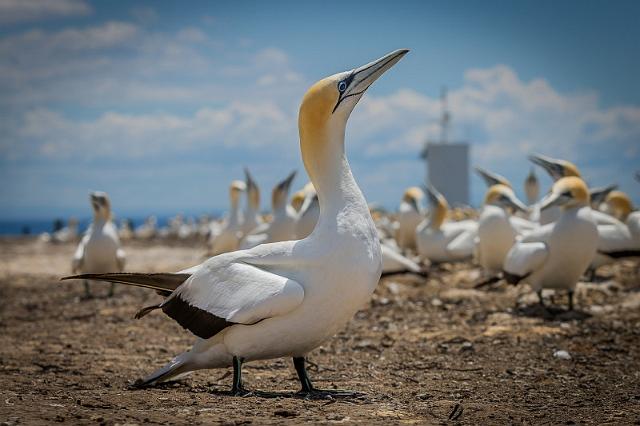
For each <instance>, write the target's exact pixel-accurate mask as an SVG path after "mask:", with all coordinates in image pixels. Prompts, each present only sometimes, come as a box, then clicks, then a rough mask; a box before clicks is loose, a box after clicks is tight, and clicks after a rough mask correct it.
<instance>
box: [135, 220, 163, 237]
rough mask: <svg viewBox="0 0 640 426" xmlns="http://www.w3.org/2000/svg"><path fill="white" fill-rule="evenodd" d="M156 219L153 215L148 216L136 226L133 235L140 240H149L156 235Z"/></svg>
mask: <svg viewBox="0 0 640 426" xmlns="http://www.w3.org/2000/svg"><path fill="white" fill-rule="evenodd" d="M157 223H158V220H157V219H156V217H155V216H149V217H148V218H147V219H146V220H145V221H144V223H143V224H142V225H140V226H138V227H137V228H136V229H135V231H134V232H133V235H134V236H135V237H136V238H138V239H142V240H150V239H152V238H153V237H155V236H156V233H157V229H156V225H157Z"/></svg>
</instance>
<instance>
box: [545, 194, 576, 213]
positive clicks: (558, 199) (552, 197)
mask: <svg viewBox="0 0 640 426" xmlns="http://www.w3.org/2000/svg"><path fill="white" fill-rule="evenodd" d="M569 199H570V197H569V196H568V195H566V194H564V193H559V192H553V191H552V192H550V193H549V194H547V196H546V197H544V198H543V199H542V203H541V205H540V211H543V210H546V209H548V208H549V207H553V206H561V205H563V204H565V203H566V202H568V201H569Z"/></svg>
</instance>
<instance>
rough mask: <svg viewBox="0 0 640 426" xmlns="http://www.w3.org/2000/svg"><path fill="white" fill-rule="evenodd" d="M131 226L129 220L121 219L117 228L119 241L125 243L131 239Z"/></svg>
mask: <svg viewBox="0 0 640 426" xmlns="http://www.w3.org/2000/svg"><path fill="white" fill-rule="evenodd" d="M133 236H134V235H133V225H132V223H131V220H130V219H122V220H121V221H120V228H118V238H120V241H127V240H130V239H132V238H133Z"/></svg>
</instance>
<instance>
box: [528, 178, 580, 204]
mask: <svg viewBox="0 0 640 426" xmlns="http://www.w3.org/2000/svg"><path fill="white" fill-rule="evenodd" d="M589 201H590V196H589V188H587V184H586V183H584V181H583V180H582V179H580V178H579V177H575V176H569V177H564V178H560V180H558V181H557V182H556V183H554V184H553V188H551V192H549V194H547V196H546V197H544V199H543V200H542V204H541V206H540V210H545V209H547V208H549V207H551V206H562V207H564V208H565V209H567V208H572V207H582V206H588V205H589Z"/></svg>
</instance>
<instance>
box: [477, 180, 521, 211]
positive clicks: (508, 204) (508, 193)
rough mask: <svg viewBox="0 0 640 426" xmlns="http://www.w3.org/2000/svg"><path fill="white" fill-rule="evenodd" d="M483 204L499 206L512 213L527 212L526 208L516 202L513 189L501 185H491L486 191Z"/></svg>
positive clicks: (516, 198)
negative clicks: (516, 211)
mask: <svg viewBox="0 0 640 426" xmlns="http://www.w3.org/2000/svg"><path fill="white" fill-rule="evenodd" d="M484 204H485V205H494V206H500V207H503V208H507V209H509V210H513V211H515V210H519V211H522V212H526V211H527V206H525V205H524V204H522V202H521V201H520V200H518V197H516V194H515V193H514V192H513V189H511V188H510V187H508V186H506V185H503V184H498V185H493V186H491V187H489V189H487V193H486V194H485V196H484Z"/></svg>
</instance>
